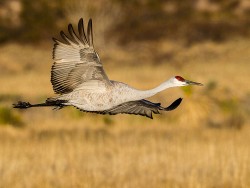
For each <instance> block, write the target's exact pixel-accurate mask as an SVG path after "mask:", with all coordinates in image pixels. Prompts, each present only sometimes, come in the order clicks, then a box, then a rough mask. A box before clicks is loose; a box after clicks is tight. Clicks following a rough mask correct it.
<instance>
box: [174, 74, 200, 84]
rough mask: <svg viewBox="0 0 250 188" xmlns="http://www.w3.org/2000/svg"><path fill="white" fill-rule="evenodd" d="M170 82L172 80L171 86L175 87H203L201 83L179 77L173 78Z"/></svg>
mask: <svg viewBox="0 0 250 188" xmlns="http://www.w3.org/2000/svg"><path fill="white" fill-rule="evenodd" d="M171 80H172V83H173V85H175V86H187V85H198V86H203V84H201V83H198V82H193V81H190V80H186V79H184V78H182V77H181V76H175V77H173V78H172V79H171Z"/></svg>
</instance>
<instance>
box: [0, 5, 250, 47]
mask: <svg viewBox="0 0 250 188" xmlns="http://www.w3.org/2000/svg"><path fill="white" fill-rule="evenodd" d="M11 2H12V3H13V2H16V3H19V5H20V11H19V12H18V18H16V19H17V20H18V22H19V24H17V23H16V21H15V20H13V19H12V18H13V17H15V16H14V14H15V12H13V11H12V12H11V11H7V13H6V9H8V6H9V4H10V3H11ZM79 2H81V3H79ZM85 2H86V3H88V4H90V3H91V1H90V0H82V1H77V0H72V1H68V0H54V1H50V0H38V1H36V2H31V1H29V0H1V2H0V7H1V8H0V42H8V41H11V40H14V41H21V42H39V41H40V40H44V39H45V38H50V37H51V35H52V34H55V33H58V32H59V30H60V29H62V28H65V25H66V24H67V23H68V20H71V19H70V18H69V17H70V12H69V11H67V8H68V6H67V5H69V4H75V5H76V6H75V7H77V10H75V11H78V15H83V14H84V15H91V13H89V12H91V11H92V12H95V15H97V16H98V12H101V10H102V9H103V8H105V5H106V4H112V6H115V7H116V8H112V9H110V10H108V11H107V12H108V19H109V20H110V21H111V22H112V24H111V26H110V25H108V27H107V28H106V29H105V36H106V37H108V38H109V39H110V38H113V39H114V38H115V39H117V40H118V41H119V42H120V43H122V44H126V43H129V42H132V41H145V40H160V39H162V38H163V37H164V38H168V39H173V40H184V41H186V42H188V43H193V42H200V41H203V40H214V41H218V42H220V41H223V40H226V39H228V38H231V37H234V36H249V34H250V32H249V31H250V30H249V29H250V3H249V0H130V1H122V0H110V1H107V0H105V1H101V0H99V1H98V0H97V1H95V2H92V4H93V6H91V7H89V6H80V5H81V4H83V5H84V3H85ZM106 7H107V6H106ZM115 9H119V16H114V15H112V12H113V11H114V10H115ZM4 10H5V14H4V13H3V12H4ZM10 10H11V8H10ZM72 12H74V10H73V11H72ZM88 13H89V14H88ZM16 14H17V13H16ZM6 15H7V16H6ZM101 16H102V15H100V18H99V20H101ZM79 18H80V17H79ZM85 19H88V18H85ZM77 21H78V20H75V22H77ZM97 24H98V23H97Z"/></svg>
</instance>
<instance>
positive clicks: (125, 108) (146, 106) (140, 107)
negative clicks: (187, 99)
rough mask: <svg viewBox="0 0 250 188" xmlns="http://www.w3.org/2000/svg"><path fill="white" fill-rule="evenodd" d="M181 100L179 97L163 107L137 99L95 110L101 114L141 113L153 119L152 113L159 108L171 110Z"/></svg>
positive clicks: (156, 111) (155, 112) (157, 112)
mask: <svg viewBox="0 0 250 188" xmlns="http://www.w3.org/2000/svg"><path fill="white" fill-rule="evenodd" d="M181 101H182V98H179V99H177V100H175V101H174V102H173V103H172V104H171V105H169V106H168V107H166V108H164V107H162V106H161V104H160V103H152V102H150V101H147V100H139V101H130V102H126V103H123V104H120V105H118V106H116V107H114V108H111V109H109V110H105V111H103V112H97V113H101V114H110V115H115V114H121V113H123V114H135V115H141V116H146V117H148V118H151V119H153V115H152V114H153V113H154V114H160V112H159V111H160V110H163V111H171V110H174V109H176V108H177V107H178V106H179V105H180V103H181Z"/></svg>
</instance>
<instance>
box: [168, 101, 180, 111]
mask: <svg viewBox="0 0 250 188" xmlns="http://www.w3.org/2000/svg"><path fill="white" fill-rule="evenodd" d="M181 101H182V98H179V99H177V100H175V101H174V102H173V103H172V104H170V105H169V106H168V107H166V108H164V110H165V111H171V110H174V109H176V108H177V107H178V106H179V105H180V104H181Z"/></svg>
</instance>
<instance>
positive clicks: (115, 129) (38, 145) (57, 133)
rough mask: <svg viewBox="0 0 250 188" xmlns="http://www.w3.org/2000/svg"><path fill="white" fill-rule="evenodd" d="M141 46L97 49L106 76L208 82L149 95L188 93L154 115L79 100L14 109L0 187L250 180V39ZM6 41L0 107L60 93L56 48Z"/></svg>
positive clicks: (146, 83) (3, 133)
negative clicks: (108, 110) (102, 110)
mask: <svg viewBox="0 0 250 188" xmlns="http://www.w3.org/2000/svg"><path fill="white" fill-rule="evenodd" d="M155 45H156V47H157V50H155V51H157V53H158V54H164V53H169V52H171V53H173V56H172V58H171V60H168V59H166V58H165V56H163V57H162V58H159V57H158V56H157V57H154V53H153V52H155V51H154V48H155ZM143 46H144V44H141V46H132V47H130V48H128V49H122V48H118V47H116V48H114V49H112V48H111V47H107V48H104V49H103V51H100V56H101V57H102V59H103V61H104V66H105V70H106V72H107V74H108V75H109V77H110V78H111V79H113V80H120V81H123V82H126V83H128V84H130V85H132V86H134V87H136V88H140V89H147V88H151V87H154V86H156V85H157V84H159V83H160V82H162V81H164V80H166V79H168V77H171V76H173V75H182V76H184V77H187V78H189V79H192V80H194V81H199V82H202V83H204V84H205V86H204V87H203V88H202V87H192V88H189V89H186V90H183V89H180V88H173V89H169V90H168V91H165V92H162V93H160V94H158V95H157V96H155V97H152V98H151V100H152V101H160V102H162V104H163V105H164V106H165V105H168V104H169V103H171V102H172V101H173V100H175V99H176V98H178V97H184V101H183V103H182V104H181V105H180V107H178V109H176V110H175V111H173V112H169V113H163V115H155V116H154V120H150V119H146V118H144V117H139V116H129V115H117V116H102V115H95V114H86V113H81V112H78V111H77V110H75V109H74V108H66V109H62V110H60V111H52V110H51V109H48V108H40V109H30V110H27V111H18V110H16V109H14V110H11V111H13V112H15V114H18V115H19V116H20V117H21V118H22V121H23V122H24V123H25V127H24V128H15V127H12V126H0V187H6V188H7V187H13V188H19V187H38V188H39V187H43V188H47V187H48V188H49V187H91V188H92V187H98V188H102V187H119V188H123V187H124V188H127V187H145V188H147V187H190V188H191V187H192V188H193V187H197V188H198V187H242V188H243V187H249V186H250V180H249V176H250V165H249V164H250V150H249V142H250V126H249V125H250V123H249V113H248V112H249V108H248V105H249V102H248V100H247V99H248V96H249V93H250V88H249V83H248V82H249V81H248V80H249V79H248V78H249V69H250V64H249V62H250V55H249V54H250V53H249V52H250V46H249V40H242V39H239V40H234V41H231V42H227V43H225V44H214V43H210V42H207V43H204V44H199V45H196V46H192V47H190V48H185V47H183V46H181V45H178V44H172V43H171V42H165V41H163V42H161V43H159V44H158V43H157V44H151V45H150V44H149V45H146V46H145V48H144V47H143ZM100 49H102V48H100ZM135 49H137V50H135ZM0 50H1V54H0V67H1V71H2V70H3V72H2V74H1V79H0V85H1V93H0V106H4V107H6V108H11V104H12V103H13V102H16V100H18V99H22V100H29V101H31V102H42V101H43V100H45V99H46V97H49V96H53V95H54V94H53V91H52V87H51V85H50V80H49V78H50V66H51V63H52V61H51V60H50V57H51V52H50V49H46V48H45V47H43V48H37V49H35V48H34V47H32V46H20V45H18V44H8V45H5V46H2V47H0ZM126 50H127V51H126ZM2 52H4V53H2ZM150 53H151V54H150ZM38 59H39V60H38ZM156 59H157V61H156ZM139 60H140V61H139ZM211 84H212V85H213V84H215V86H214V89H213V88H209V85H211ZM234 115H236V116H235V117H236V120H239V122H237V121H236V122H234V121H235V118H234ZM241 121H242V122H241ZM229 124H230V126H228V125H229ZM238 125H239V126H238ZM212 127H215V128H212Z"/></svg>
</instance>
